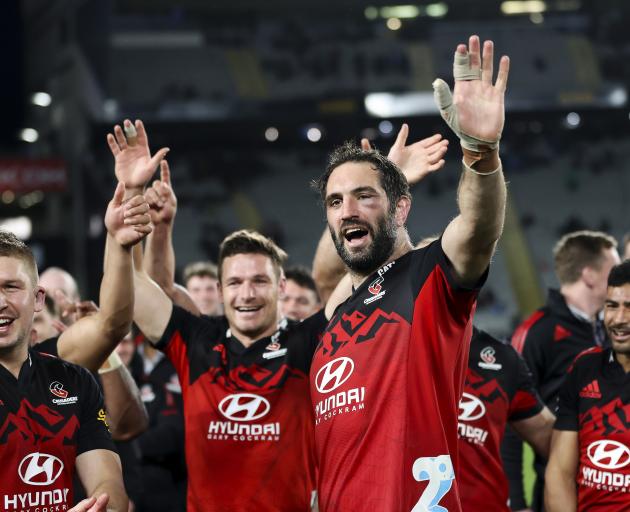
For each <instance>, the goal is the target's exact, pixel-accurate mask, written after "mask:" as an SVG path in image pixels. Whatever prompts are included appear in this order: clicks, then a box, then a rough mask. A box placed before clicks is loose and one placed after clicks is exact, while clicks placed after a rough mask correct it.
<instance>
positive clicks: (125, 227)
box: [105, 182, 152, 247]
mask: <svg viewBox="0 0 630 512" xmlns="http://www.w3.org/2000/svg"><path fill="white" fill-rule="evenodd" d="M124 195H125V185H124V184H123V183H121V182H119V183H118V186H117V187H116V191H115V192H114V197H113V198H112V200H111V201H110V202H109V204H108V205H107V211H106V212H105V227H107V231H108V233H109V234H110V235H111V236H112V237H114V239H115V240H116V242H118V243H119V244H120V245H121V246H122V247H131V246H132V245H135V244H137V243H138V242H139V241H140V240H142V239H143V238H144V237H145V236H147V235H148V234H149V233H151V230H152V228H151V217H150V215H149V205H148V203H147V202H146V200H145V198H144V196H143V195H142V194H138V195H135V196H133V197H132V198H131V199H128V200H126V201H123V198H124Z"/></svg>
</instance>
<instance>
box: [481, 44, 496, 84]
mask: <svg viewBox="0 0 630 512" xmlns="http://www.w3.org/2000/svg"><path fill="white" fill-rule="evenodd" d="M493 59H494V43H493V42H492V41H484V43H483V61H482V65H481V79H482V80H483V81H484V82H487V83H489V84H492V72H493V62H492V61H493Z"/></svg>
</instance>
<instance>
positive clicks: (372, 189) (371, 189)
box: [326, 185, 378, 201]
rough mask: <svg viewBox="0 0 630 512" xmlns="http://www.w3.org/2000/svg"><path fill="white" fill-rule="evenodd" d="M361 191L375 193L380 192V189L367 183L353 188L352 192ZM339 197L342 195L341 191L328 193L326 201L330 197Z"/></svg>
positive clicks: (355, 193) (358, 192) (357, 192)
mask: <svg viewBox="0 0 630 512" xmlns="http://www.w3.org/2000/svg"><path fill="white" fill-rule="evenodd" d="M361 192H372V193H374V194H378V190H376V189H375V188H374V187H371V186H369V185H365V186H363V187H357V188H353V189H352V190H351V191H350V193H351V194H354V195H357V194H360V193H361ZM338 197H341V193H340V192H333V193H331V194H328V195H327V196H326V201H329V200H330V199H333V198H334V199H336V198H338Z"/></svg>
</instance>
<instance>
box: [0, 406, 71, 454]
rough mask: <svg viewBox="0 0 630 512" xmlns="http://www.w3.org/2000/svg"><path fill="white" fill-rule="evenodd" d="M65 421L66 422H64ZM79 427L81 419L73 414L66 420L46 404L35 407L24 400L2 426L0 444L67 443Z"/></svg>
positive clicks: (0, 428)
mask: <svg viewBox="0 0 630 512" xmlns="http://www.w3.org/2000/svg"><path fill="white" fill-rule="evenodd" d="M64 421H65V423H64ZM78 429H79V420H78V419H77V417H76V416H74V415H73V416H72V417H71V418H69V419H68V420H66V419H65V418H64V417H63V416H62V415H61V414H59V413H58V412H56V411H54V410H52V409H50V408H48V407H47V406H45V405H38V406H37V407H34V406H33V405H31V404H30V402H29V401H28V400H22V402H21V404H20V408H19V409H18V411H17V412H16V413H9V414H8V415H7V417H6V419H5V420H4V423H3V425H2V427H0V445H4V444H7V443H29V444H33V445H35V444H39V443H44V442H48V441H55V440H56V441H58V442H59V444H65V441H66V440H71V439H72V438H73V437H74V435H75V433H76V431H77V430H78Z"/></svg>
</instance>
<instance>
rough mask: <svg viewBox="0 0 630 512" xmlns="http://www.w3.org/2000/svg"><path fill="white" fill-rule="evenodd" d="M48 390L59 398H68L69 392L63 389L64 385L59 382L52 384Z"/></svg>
mask: <svg viewBox="0 0 630 512" xmlns="http://www.w3.org/2000/svg"><path fill="white" fill-rule="evenodd" d="M48 389H50V392H51V393H52V394H53V395H55V396H56V397H58V398H68V392H67V391H66V390H65V389H63V384H62V383H61V382H59V381H57V380H56V381H54V382H51V383H50V386H48Z"/></svg>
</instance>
